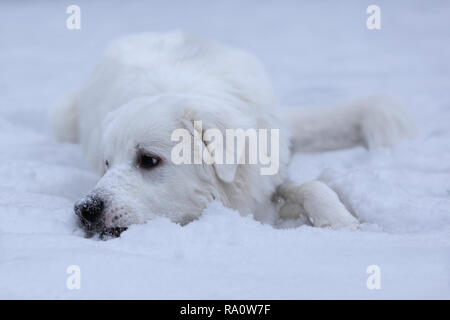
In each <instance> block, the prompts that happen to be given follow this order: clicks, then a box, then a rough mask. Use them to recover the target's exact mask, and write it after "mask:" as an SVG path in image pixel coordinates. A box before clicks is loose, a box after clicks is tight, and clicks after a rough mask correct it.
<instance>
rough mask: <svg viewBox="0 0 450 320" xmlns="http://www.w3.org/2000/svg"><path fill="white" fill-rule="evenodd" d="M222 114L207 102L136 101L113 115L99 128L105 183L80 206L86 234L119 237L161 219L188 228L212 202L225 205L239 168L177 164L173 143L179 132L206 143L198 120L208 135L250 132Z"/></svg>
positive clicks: (188, 99)
mask: <svg viewBox="0 0 450 320" xmlns="http://www.w3.org/2000/svg"><path fill="white" fill-rule="evenodd" d="M224 109H226V108H223V106H222V107H221V106H220V105H218V104H217V103H216V102H214V101H213V100H209V99H207V100H205V99H204V98H192V97H183V96H174V95H162V96H159V97H155V98H152V99H148V98H147V99H137V100H134V101H132V102H130V103H128V104H126V105H124V106H122V107H120V108H119V109H117V110H116V111H114V112H111V113H110V114H109V115H108V116H107V117H106V119H105V120H104V123H103V124H102V126H101V131H102V140H101V143H100V145H101V150H95V153H96V154H97V152H98V155H97V158H98V163H99V166H100V167H101V170H102V173H103V176H102V178H101V179H100V181H99V182H98V184H97V185H96V186H95V188H94V190H92V192H91V193H90V194H88V195H87V196H86V197H85V198H83V199H81V200H80V201H78V202H77V203H76V204H75V213H76V215H77V216H79V218H80V222H81V224H82V225H83V226H84V228H85V229H86V231H88V232H89V233H100V234H104V235H112V236H117V235H119V234H120V232H121V231H123V230H124V229H125V228H126V227H127V226H129V225H130V224H136V223H143V222H145V221H147V220H149V219H152V218H154V217H156V216H163V217H168V218H169V219H171V220H172V221H174V222H176V223H180V224H186V223H188V222H190V221H192V220H194V219H196V218H198V217H199V216H200V214H201V212H202V211H203V209H204V208H205V207H206V206H207V204H208V203H209V202H211V201H213V200H215V199H217V200H220V201H222V202H223V203H225V204H226V202H227V201H228V200H227V195H226V192H225V189H226V188H229V186H230V184H232V183H233V180H234V177H235V175H236V171H237V165H233V164H230V165H228V164H206V163H201V164H176V163H174V161H173V159H172V157H173V152H174V147H175V146H176V145H177V144H179V143H180V142H179V140H178V141H177V140H176V139H175V141H172V140H174V139H173V133H174V130H176V129H180V128H183V129H185V130H186V131H187V132H189V134H190V135H191V136H192V137H194V136H195V135H196V134H199V136H200V137H202V138H203V135H202V133H201V132H196V130H197V129H198V128H196V127H195V126H194V121H196V120H201V121H202V124H203V129H206V128H217V129H219V130H221V131H224V130H225V128H227V124H230V123H233V125H236V124H237V126H240V127H246V126H247V127H248V126H251V124H244V123H242V120H238V119H232V118H231V116H230V113H229V112H225V110H224ZM222 110H223V111H222ZM240 118H242V117H240ZM237 121H241V124H239V123H238V122H237ZM192 141H194V140H192ZM192 148H193V149H192V153H195V148H201V146H197V145H195V143H193V147H192Z"/></svg>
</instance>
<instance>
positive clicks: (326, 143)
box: [287, 96, 415, 152]
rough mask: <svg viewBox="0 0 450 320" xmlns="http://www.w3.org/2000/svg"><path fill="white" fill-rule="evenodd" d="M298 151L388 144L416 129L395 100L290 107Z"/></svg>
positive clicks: (367, 99) (369, 100) (376, 98)
mask: <svg viewBox="0 0 450 320" xmlns="http://www.w3.org/2000/svg"><path fill="white" fill-rule="evenodd" d="M287 115H288V118H289V119H288V121H289V122H290V123H291V127H292V130H293V137H292V145H293V149H294V150H293V151H294V152H297V151H298V152H301V151H305V152H314V151H325V150H333V149H342V148H349V147H353V146H357V145H363V146H366V147H367V148H369V149H373V148H379V147H387V146H390V145H392V144H393V143H394V142H395V141H396V140H398V139H401V138H407V137H411V136H413V135H414V133H415V128H414V125H413V122H412V120H411V118H410V117H409V115H408V113H407V112H405V111H404V110H403V108H402V107H401V105H400V104H399V103H398V102H396V101H395V100H393V99H391V98H387V97H380V96H374V97H368V98H365V99H360V100H355V101H352V102H350V103H347V104H344V105H341V106H338V107H335V108H326V109H324V108H315V109H302V108H299V109H289V111H288V114H287Z"/></svg>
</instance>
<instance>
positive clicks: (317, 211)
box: [276, 181, 358, 229]
mask: <svg viewBox="0 0 450 320" xmlns="http://www.w3.org/2000/svg"><path fill="white" fill-rule="evenodd" d="M276 192H277V194H276V195H277V196H278V197H281V198H282V199H283V200H284V204H283V206H282V207H281V209H280V212H279V214H280V217H282V218H295V217H298V216H299V215H305V216H306V217H307V218H308V220H309V221H310V222H311V224H312V225H313V226H315V227H331V228H333V229H338V228H342V227H350V228H352V229H354V228H356V227H357V226H358V220H357V219H356V218H355V217H353V216H352V215H351V214H350V212H349V211H348V210H347V209H346V208H345V206H344V205H343V204H342V202H341V201H340V200H339V197H338V196H337V194H336V193H335V192H334V191H333V190H332V189H331V188H330V187H328V186H327V185H326V184H324V183H322V182H320V181H312V182H307V183H304V184H298V183H295V182H286V183H283V184H282V185H280V186H279V187H278V188H277V191H276Z"/></svg>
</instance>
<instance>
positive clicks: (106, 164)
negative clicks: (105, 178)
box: [105, 160, 109, 168]
mask: <svg viewBox="0 0 450 320" xmlns="http://www.w3.org/2000/svg"><path fill="white" fill-rule="evenodd" d="M105 166H106V167H107V168H108V167H109V161H108V160H105Z"/></svg>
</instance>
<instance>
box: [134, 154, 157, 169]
mask: <svg viewBox="0 0 450 320" xmlns="http://www.w3.org/2000/svg"><path fill="white" fill-rule="evenodd" d="M160 162H161V159H160V158H158V157H157V156H153V155H148V154H139V155H138V157H137V165H138V167H139V168H141V169H145V170H148V169H152V168H154V167H156V166H157V165H158V164H159V163H160Z"/></svg>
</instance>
